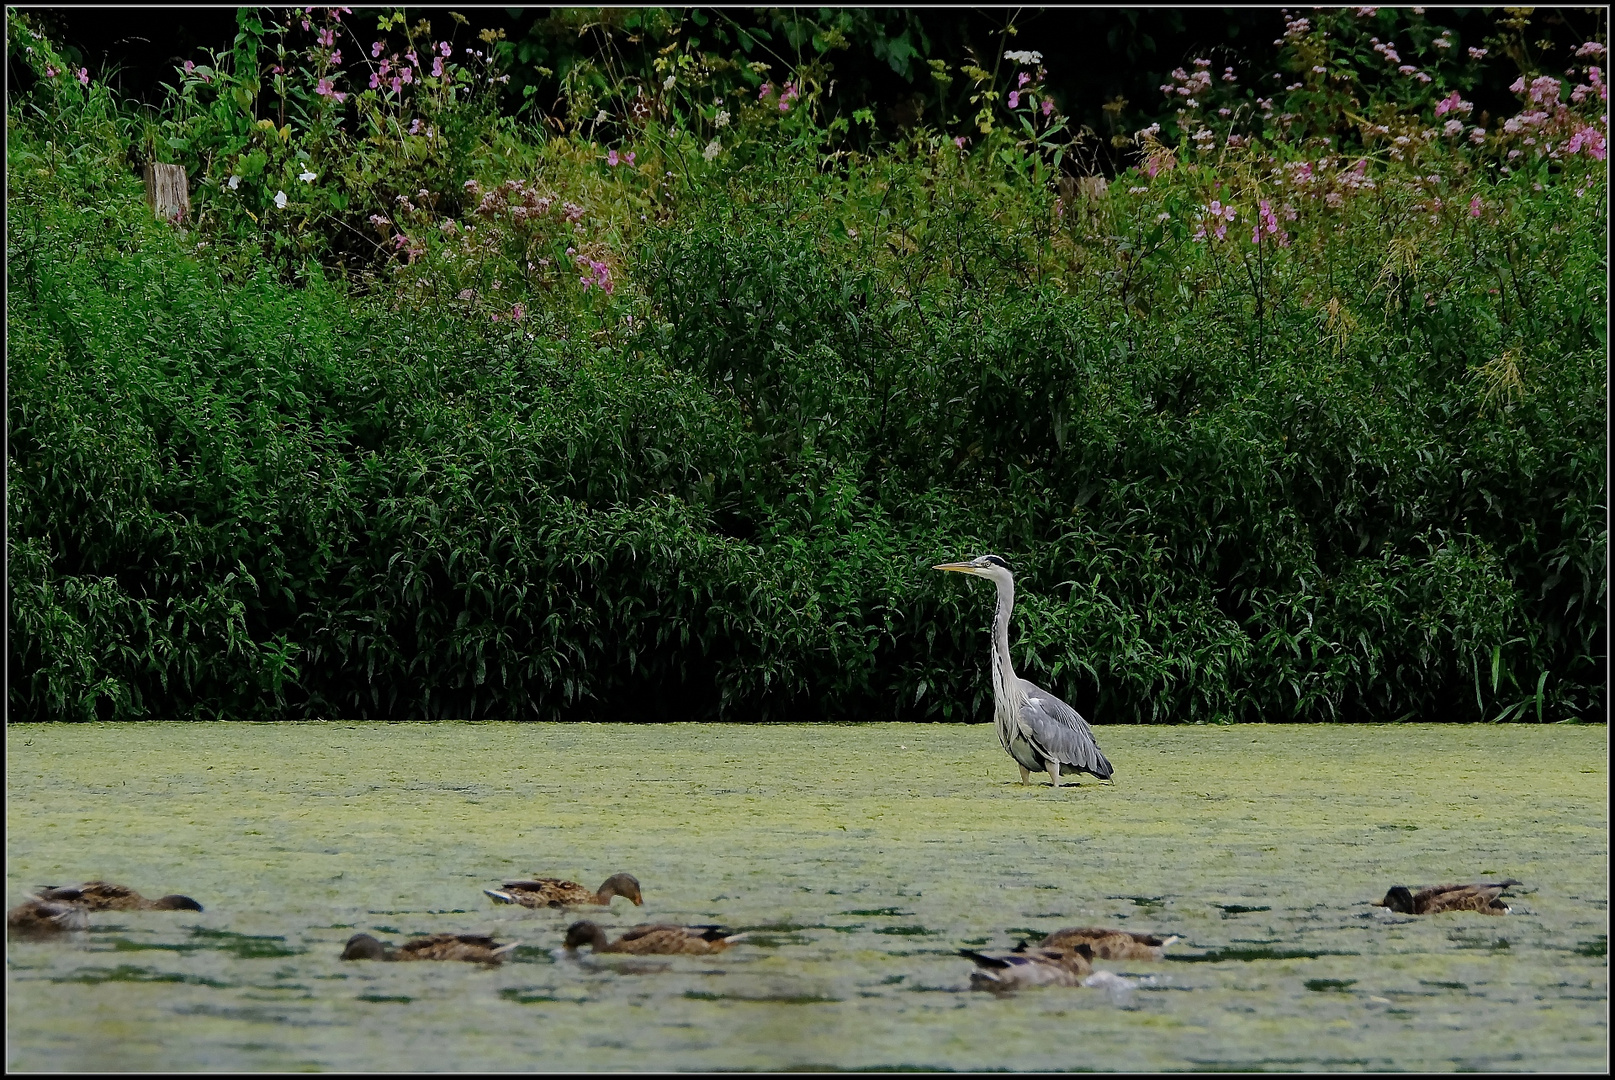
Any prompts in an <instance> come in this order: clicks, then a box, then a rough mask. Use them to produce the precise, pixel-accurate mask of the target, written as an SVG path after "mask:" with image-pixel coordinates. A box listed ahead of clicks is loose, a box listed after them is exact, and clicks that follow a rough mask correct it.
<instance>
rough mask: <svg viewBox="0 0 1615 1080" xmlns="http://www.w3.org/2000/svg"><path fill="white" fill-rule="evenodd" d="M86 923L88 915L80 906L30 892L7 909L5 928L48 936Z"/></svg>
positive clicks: (88, 922) (80, 928)
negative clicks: (30, 893)
mask: <svg viewBox="0 0 1615 1080" xmlns="http://www.w3.org/2000/svg"><path fill="white" fill-rule="evenodd" d="M89 926H90V917H89V915H87V914H86V913H85V911H84V908H83V907H82V906H80V905H78V904H66V903H62V902H61V901H59V900H42V899H40V898H39V897H37V896H30V897H29V898H28V899H26V900H24V901H23V902H22V903H20V904H18V905H17V906H16V907H14V908H12V909H11V910H10V911H8V912H6V932H7V933H11V934H16V935H18V936H19V937H50V936H52V935H54V934H60V933H65V932H66V931H68V930H86V929H88V928H89Z"/></svg>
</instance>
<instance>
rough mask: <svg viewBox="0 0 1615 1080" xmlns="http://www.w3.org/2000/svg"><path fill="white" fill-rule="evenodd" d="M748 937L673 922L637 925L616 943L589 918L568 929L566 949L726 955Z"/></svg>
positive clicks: (727, 931)
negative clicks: (737, 943)
mask: <svg viewBox="0 0 1615 1080" xmlns="http://www.w3.org/2000/svg"><path fill="white" fill-rule="evenodd" d="M745 936H746V935H745V934H734V933H730V932H729V930H727V929H726V928H724V927H722V926H674V925H673V924H672V923H646V924H645V925H643V926H636V927H634V928H633V929H632V930H629V931H628V932H627V933H625V934H623V936H622V937H620V938H618V939H617V940H616V941H608V940H607V939H606V932H605V930H604V929H603V928H602V927H601V926H599V925H598V924H597V923H592V922H590V921H589V920H588V919H579V920H578V921H577V922H575V923H573V924H572V925H571V926H569V927H567V928H566V948H568V949H572V950H575V949H578V948H581V947H582V946H584V945H588V946H591V947H592V948H593V949H594V951H595V952H597V953H633V954H635V955H637V956H648V955H651V954H656V955H661V956H673V955H678V954H681V953H683V954H704V953H715V952H722V951H723V950H725V949H727V948H728V947H729V946H730V945H732V944H733V943H734V942H736V941H739V940H740V939H741V938H743V937H745Z"/></svg>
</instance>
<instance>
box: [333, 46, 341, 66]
mask: <svg viewBox="0 0 1615 1080" xmlns="http://www.w3.org/2000/svg"><path fill="white" fill-rule="evenodd" d="M331 63H333V64H340V63H342V50H341V49H335V50H332V52H331Z"/></svg>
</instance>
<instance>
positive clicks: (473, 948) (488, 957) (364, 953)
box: [342, 934, 521, 964]
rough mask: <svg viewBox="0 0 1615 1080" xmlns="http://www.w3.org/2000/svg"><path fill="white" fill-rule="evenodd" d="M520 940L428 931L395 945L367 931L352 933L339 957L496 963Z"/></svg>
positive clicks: (518, 943)
mask: <svg viewBox="0 0 1615 1080" xmlns="http://www.w3.org/2000/svg"><path fill="white" fill-rule="evenodd" d="M520 944H521V942H519V941H512V942H511V943H510V944H509V945H501V944H499V943H498V942H496V941H494V939H493V938H491V937H488V936H487V935H485V934H432V935H431V936H430V937H418V938H413V939H411V940H409V941H406V942H404V944H402V945H400V946H399V947H398V948H396V949H395V948H393V947H392V946H391V945H386V944H383V943H382V942H380V941H377V940H376V939H375V938H373V937H371V936H370V935H369V934H354V935H353V936H352V937H350V938H349V939H348V943H347V945H346V946H345V947H344V948H343V949H342V959H344V960H465V961H467V962H469V963H473V964H498V963H502V962H503V961H504V959H505V957H506V956H507V955H508V954H509V953H510V951H511V950H512V949H514V948H515V947H516V946H518V945H520Z"/></svg>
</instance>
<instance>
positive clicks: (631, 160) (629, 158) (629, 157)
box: [623, 150, 634, 165]
mask: <svg viewBox="0 0 1615 1080" xmlns="http://www.w3.org/2000/svg"><path fill="white" fill-rule="evenodd" d="M623 160H624V161H626V162H628V164H630V165H632V164H633V163H634V152H633V151H632V150H630V151H628V155H627V156H626V157H624V158H623Z"/></svg>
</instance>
